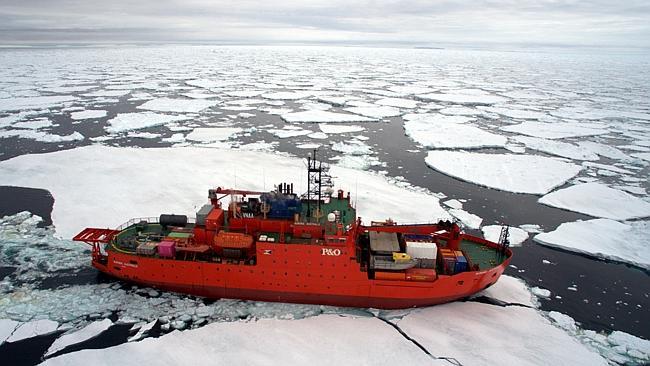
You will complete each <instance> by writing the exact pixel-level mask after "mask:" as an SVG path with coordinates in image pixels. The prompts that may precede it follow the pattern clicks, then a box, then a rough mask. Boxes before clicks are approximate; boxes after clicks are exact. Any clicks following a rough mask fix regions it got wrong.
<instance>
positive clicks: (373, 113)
mask: <svg viewBox="0 0 650 366" xmlns="http://www.w3.org/2000/svg"><path fill="white" fill-rule="evenodd" d="M345 110H346V111H348V112H351V113H354V114H360V115H362V116H366V117H370V118H376V119H382V118H387V117H395V116H399V115H401V114H402V112H400V110H399V109H397V108H394V107H387V106H373V107H350V108H345Z"/></svg>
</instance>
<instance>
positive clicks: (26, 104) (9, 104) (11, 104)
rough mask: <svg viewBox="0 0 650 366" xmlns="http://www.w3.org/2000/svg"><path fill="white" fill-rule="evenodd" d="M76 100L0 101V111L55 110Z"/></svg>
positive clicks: (57, 98) (21, 99) (37, 97)
mask: <svg viewBox="0 0 650 366" xmlns="http://www.w3.org/2000/svg"><path fill="white" fill-rule="evenodd" d="M76 99H78V98H77V97H74V96H72V95H55V96H36V97H21V98H6V99H0V111H2V112H4V111H21V110H30V109H41V108H57V107H61V106H62V105H63V104H64V103H66V102H71V101H74V100H76Z"/></svg>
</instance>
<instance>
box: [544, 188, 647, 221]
mask: <svg viewBox="0 0 650 366" xmlns="http://www.w3.org/2000/svg"><path fill="white" fill-rule="evenodd" d="M539 202H540V203H543V204H545V205H548V206H553V207H557V208H562V209H565V210H569V211H575V212H580V213H584V214H587V215H591V216H595V217H603V218H608V219H614V220H629V219H634V218H643V217H648V216H650V203H649V202H647V201H645V200H643V199H641V198H638V197H634V196H632V195H630V194H628V193H625V192H623V191H621V190H618V189H614V188H610V187H608V186H606V185H604V184H602V183H596V182H594V183H582V184H576V185H574V186H571V187H568V188H564V189H560V190H557V191H555V192H551V193H549V194H547V195H545V196H544V197H542V198H540V199H539Z"/></svg>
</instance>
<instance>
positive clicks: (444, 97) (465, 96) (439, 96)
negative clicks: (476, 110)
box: [417, 89, 508, 105]
mask: <svg viewBox="0 0 650 366" xmlns="http://www.w3.org/2000/svg"><path fill="white" fill-rule="evenodd" d="M417 97H418V98H419V99H422V100H434V101H439V102H451V103H458V104H471V105H490V104H495V103H501V102H505V101H507V100H508V99H507V98H504V97H500V96H498V95H492V94H490V93H488V92H486V91H483V90H478V89H461V90H455V91H450V92H445V93H429V94H420V95H418V96H417Z"/></svg>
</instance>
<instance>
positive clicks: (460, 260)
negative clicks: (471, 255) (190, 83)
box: [454, 256, 469, 273]
mask: <svg viewBox="0 0 650 366" xmlns="http://www.w3.org/2000/svg"><path fill="white" fill-rule="evenodd" d="M468 268H469V266H468V264H467V258H465V257H464V256H458V257H456V267H455V271H454V272H455V273H460V272H465V271H467V269H468Z"/></svg>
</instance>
